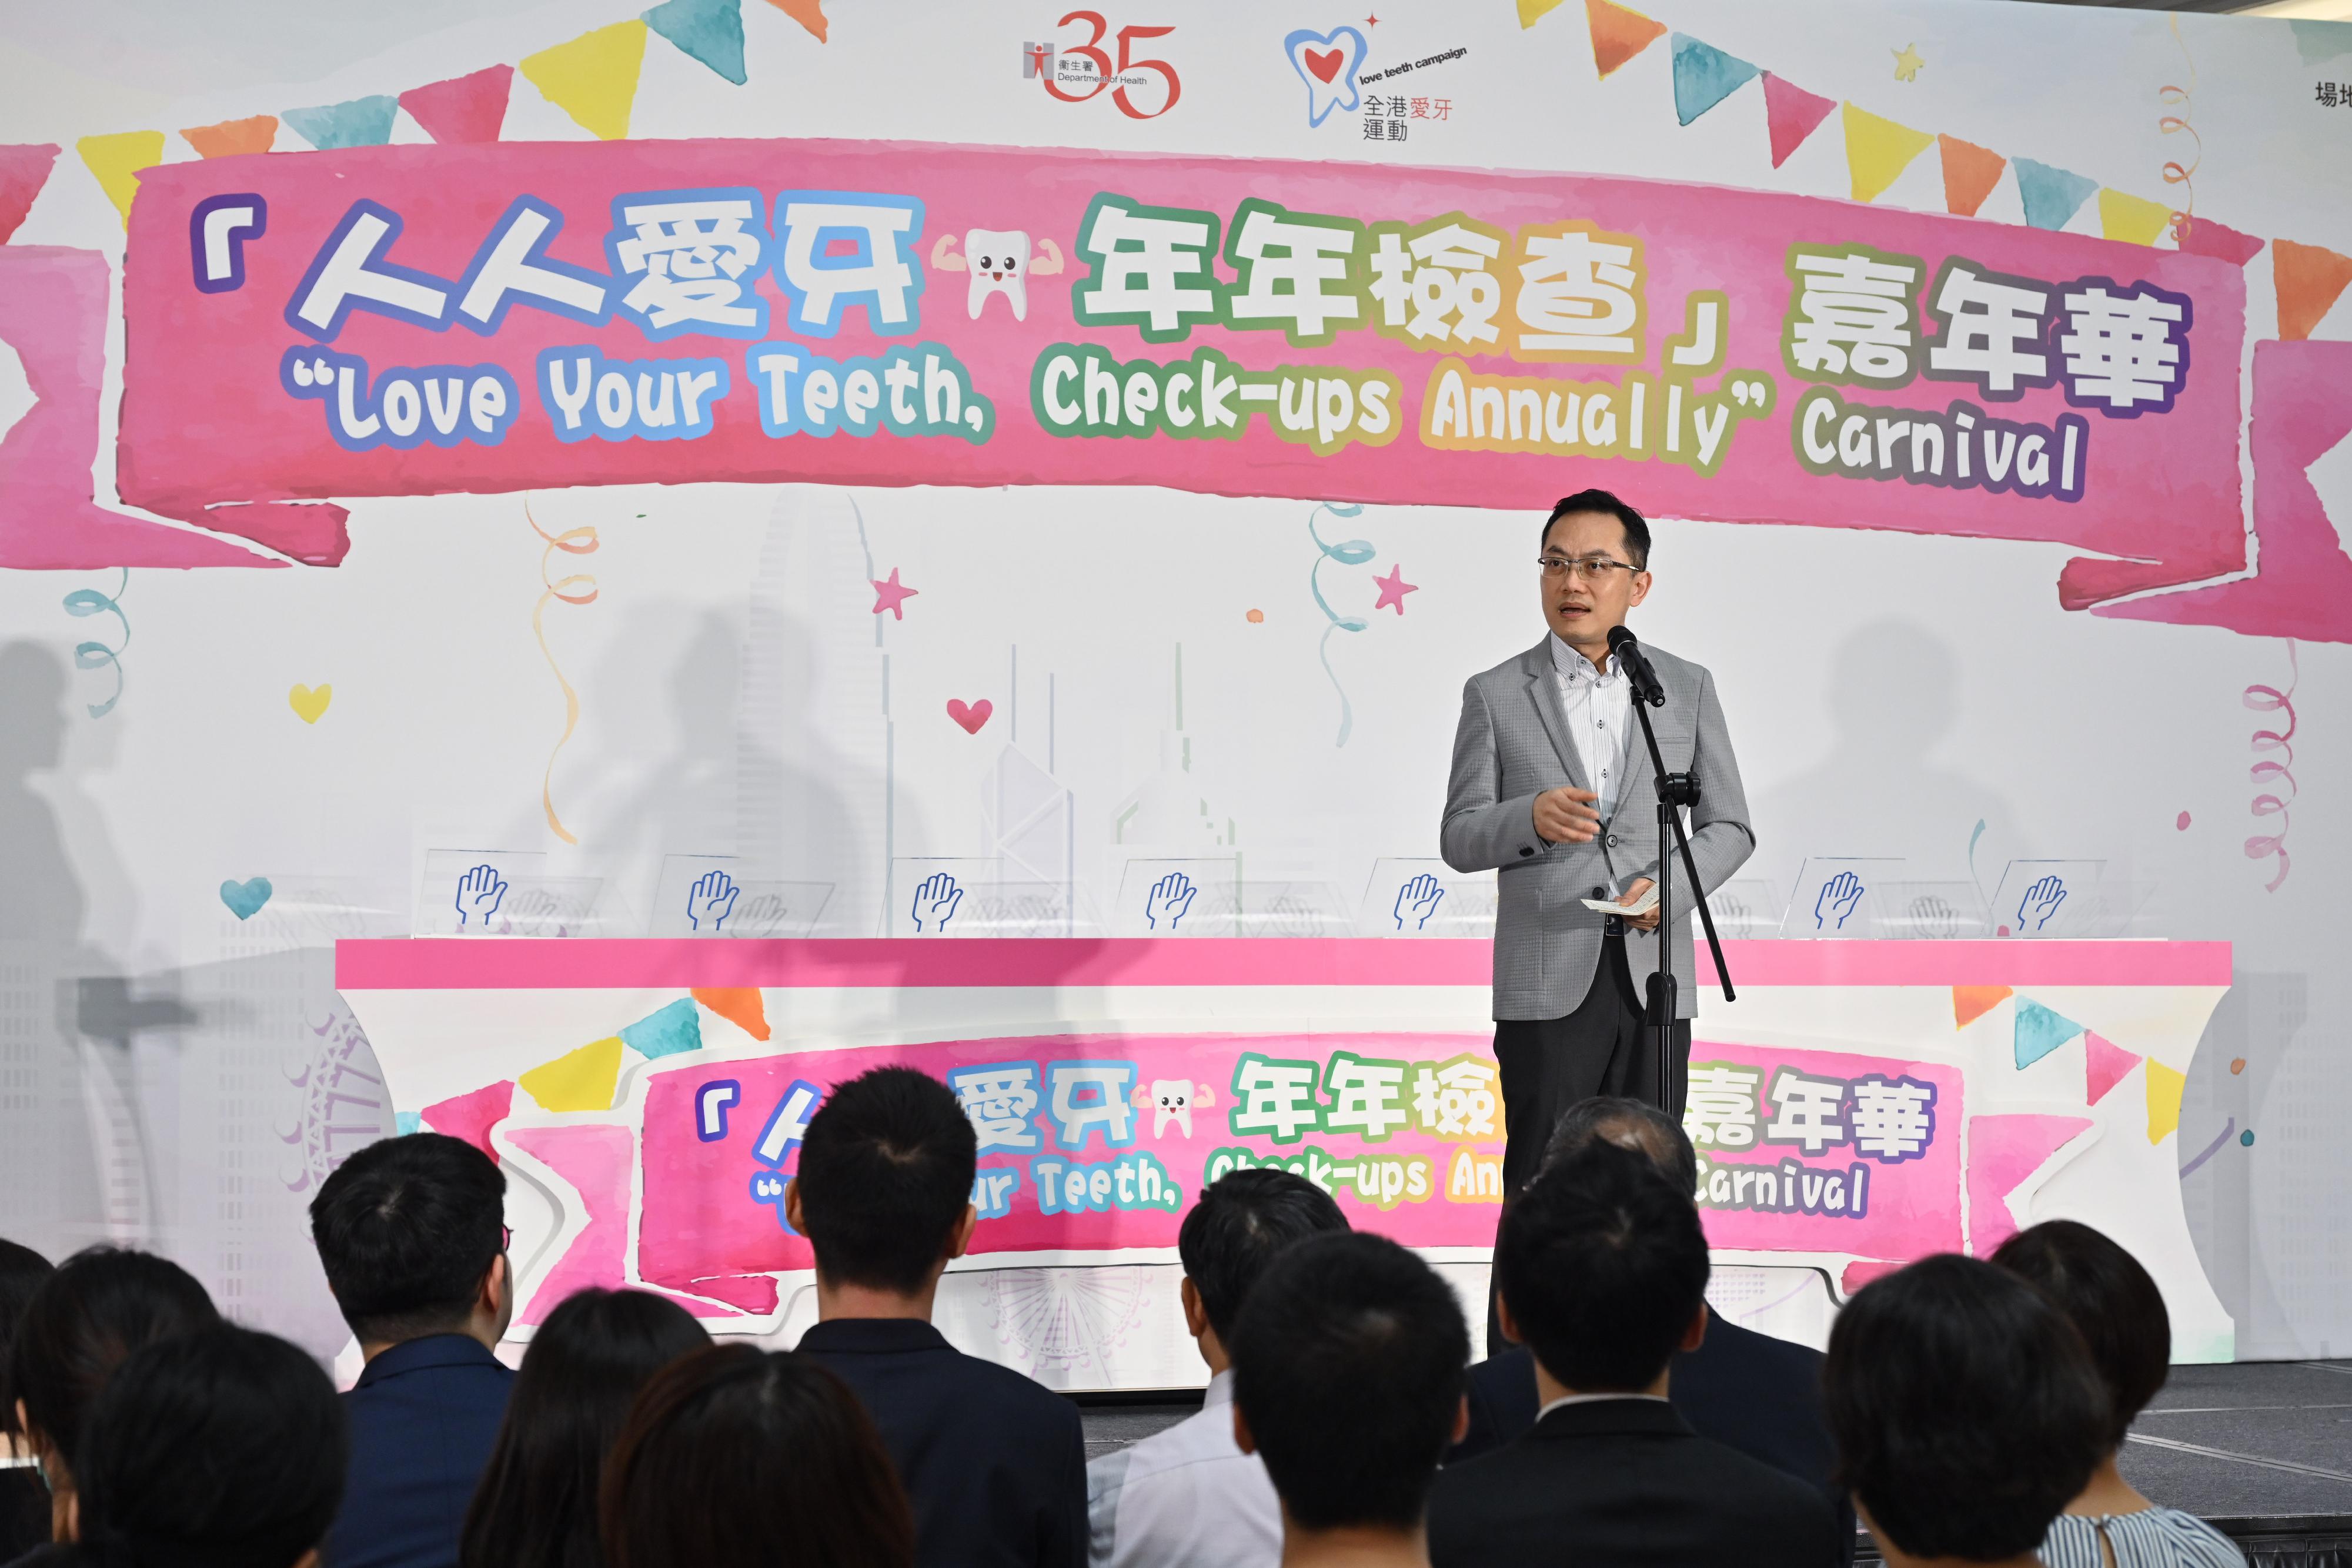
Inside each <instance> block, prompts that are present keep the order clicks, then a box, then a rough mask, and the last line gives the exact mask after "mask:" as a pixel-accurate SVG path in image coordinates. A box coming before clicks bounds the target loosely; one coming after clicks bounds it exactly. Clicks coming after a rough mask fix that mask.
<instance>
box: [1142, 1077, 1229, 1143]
mask: <svg viewBox="0 0 2352 1568" xmlns="http://www.w3.org/2000/svg"><path fill="white" fill-rule="evenodd" d="M1129 1100H1130V1102H1131V1103H1133V1104H1134V1105H1135V1106H1136V1107H1137V1108H1139V1109H1149V1110H1151V1111H1152V1113H1153V1114H1152V1117H1151V1135H1152V1136H1153V1137H1155V1138H1156V1137H1159V1136H1160V1134H1163V1133H1165V1132H1167V1131H1168V1124H1169V1123H1171V1122H1173V1123H1175V1124H1177V1125H1178V1126H1179V1127H1181V1128H1182V1129H1184V1135H1185V1136H1186V1137H1188V1138H1189V1137H1191V1136H1192V1112H1193V1109H1194V1107H1196V1106H1197V1107H1198V1108H1199V1109H1201V1110H1203V1111H1206V1110H1209V1109H1210V1108H1212V1107H1213V1106H1214V1105H1215V1104H1216V1103H1217V1101H1216V1095H1215V1092H1213V1090H1211V1089H1210V1087H1209V1086H1208V1085H1207V1084H1205V1083H1201V1084H1195V1083H1194V1082H1192V1080H1191V1079H1189V1078H1157V1079H1154V1080H1152V1082H1151V1087H1150V1088H1149V1089H1144V1088H1139V1089H1137V1090H1136V1092H1134V1094H1132V1095H1131V1096H1129Z"/></svg>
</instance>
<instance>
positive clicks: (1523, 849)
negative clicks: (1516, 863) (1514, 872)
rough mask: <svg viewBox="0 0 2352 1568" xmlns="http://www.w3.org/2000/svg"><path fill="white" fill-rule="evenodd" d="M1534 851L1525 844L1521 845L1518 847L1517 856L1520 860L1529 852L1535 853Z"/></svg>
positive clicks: (1529, 853)
mask: <svg viewBox="0 0 2352 1568" xmlns="http://www.w3.org/2000/svg"><path fill="white" fill-rule="evenodd" d="M1533 853H1535V851H1533V850H1531V849H1528V848H1527V847H1526V846H1524V845H1522V846H1521V847H1520V849H1519V858H1520V859H1522V860H1524V859H1526V858H1527V857H1528V856H1529V855H1531V854H1533Z"/></svg>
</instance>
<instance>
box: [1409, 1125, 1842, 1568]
mask: <svg viewBox="0 0 2352 1568" xmlns="http://www.w3.org/2000/svg"><path fill="white" fill-rule="evenodd" d="M1595 1140H1600V1141H1604V1142H1607V1143H1612V1144H1615V1145H1618V1146H1619V1147H1621V1148H1626V1149H1632V1150H1633V1151H1635V1152H1636V1153H1639V1154H1644V1155H1649V1156H1650V1158H1651V1160H1652V1161H1654V1163H1655V1164H1656V1165H1657V1166H1658V1168H1659V1169H1661V1170H1663V1171H1664V1172H1665V1173H1666V1175H1667V1176H1668V1177H1670V1178H1671V1179H1672V1180H1673V1181H1674V1183H1675V1186H1678V1187H1680V1188H1681V1189H1682V1190H1684V1191H1685V1192H1689V1191H1693V1190H1695V1189H1696V1187H1697V1186H1698V1157H1697V1155H1696V1153H1695V1152H1694V1151H1693V1150H1692V1148H1691V1143H1690V1138H1689V1137H1688V1136H1687V1135H1686V1134H1685V1133H1684V1132H1683V1129H1682V1125H1681V1124H1680V1123H1678V1122H1676V1121H1675V1119H1674V1118H1673V1117H1671V1116H1668V1115H1666V1114H1664V1113H1663V1112H1661V1111H1659V1110H1658V1109H1657V1108H1656V1107H1655V1106H1653V1105H1648V1104H1644V1103H1642V1102H1641V1101H1638V1100H1624V1099H1616V1098H1611V1097H1608V1096H1600V1095H1596V1096H1595V1097H1593V1098H1592V1099H1590V1100H1585V1101H1580V1102H1579V1103H1577V1104H1575V1105H1572V1106H1570V1107H1569V1109H1568V1111H1567V1113H1565V1114H1563V1115H1562V1116H1561V1117H1560V1119H1559V1125H1558V1126H1557V1127H1555V1128H1554V1129H1553V1131H1552V1134H1551V1140H1550V1142H1549V1143H1548V1144H1547V1145H1545V1147H1544V1152H1543V1165H1544V1167H1545V1168H1549V1166H1551V1165H1552V1164H1554V1163H1555V1162H1557V1161H1559V1160H1561V1159H1564V1158H1566V1157H1567V1156H1568V1155H1572V1154H1574V1153H1576V1152H1577V1151H1578V1150H1579V1149H1581V1148H1583V1147H1585V1146H1586V1145H1589V1144H1591V1143H1592V1142H1594V1141H1595ZM1671 1373H1672V1376H1671V1379H1670V1382H1669V1390H1668V1394H1667V1398H1668V1399H1669V1400H1670V1401H1671V1402H1672V1403H1673V1405H1674V1407H1675V1410H1676V1411H1677V1412H1679V1413H1680V1414H1681V1416H1682V1417H1683V1419H1684V1420H1685V1421H1687V1422H1689V1423H1690V1425H1691V1429H1692V1430H1693V1431H1695V1432H1696V1433H1697V1434H1698V1435H1699V1436H1700V1437H1712V1438H1714V1439H1715V1440H1716V1441H1717V1442H1718V1443H1721V1444H1723V1445H1724V1446H1725V1447H1727V1448H1737V1449H1738V1450H1739V1451H1740V1452H1741V1453H1743V1454H1746V1455H1747V1456H1748V1458H1751V1459H1760V1460H1762V1461H1763V1462H1764V1463H1766V1464H1768V1465H1769V1466H1771V1467H1772V1468H1773V1469H1776V1470H1783V1471H1786V1472H1787V1473H1788V1474H1790V1475H1792V1476H1795V1477H1796V1478H1797V1479H1800V1480H1802V1481H1809V1482H1811V1484H1812V1485H1813V1487H1814V1488H1815V1489H1816V1490H1819V1491H1820V1492H1821V1493H1822V1496H1823V1497H1826V1498H1828V1499H1829V1500H1830V1503H1831V1505H1832V1507H1834V1508H1835V1509H1836V1510H1837V1512H1838V1525H1839V1531H1840V1534H1839V1537H1838V1539H1839V1540H1840V1541H1841V1542H1843V1544H1844V1547H1845V1553H1844V1555H1845V1556H1847V1557H1851V1555H1852V1552H1853V1541H1854V1533H1853V1501H1852V1500H1850V1499H1849V1498H1848V1497H1847V1496H1846V1493H1845V1489H1844V1488H1843V1487H1841V1486H1839V1485H1838V1484H1837V1482H1836V1481H1835V1480H1834V1479H1832V1470H1833V1469H1834V1468H1835V1466H1836V1462H1837V1450H1836V1448H1835V1447H1834V1446H1833V1445H1832V1443H1831V1441H1830V1434H1829V1428H1828V1427H1826V1426H1825V1425H1823V1423H1822V1400H1821V1382H1822V1357H1821V1353H1820V1352H1818V1351H1815V1350H1811V1349H1809V1348H1808V1347H1806V1346H1804V1345H1801V1344H1791V1343H1789V1342H1788V1341H1787V1340H1784V1339H1775V1338H1773V1337H1772V1336H1771V1335H1770V1334H1762V1333H1756V1332H1755V1331H1754V1330H1753V1329H1744V1328H1741V1327H1740V1326H1739V1325H1738V1323H1735V1322H1730V1321H1729V1320H1728V1319H1727V1318H1725V1317H1723V1316H1721V1315H1720V1314H1718V1313H1717V1312H1712V1311H1710V1312H1708V1313H1707V1319H1706V1338H1704V1339H1703V1340H1701V1341H1700V1342H1699V1345H1698V1348H1697V1349H1696V1350H1680V1351H1676V1352H1675V1358H1674V1363H1673V1366H1672V1368H1671ZM1538 1403H1539V1402H1538V1399H1537V1396H1536V1362H1535V1356H1534V1354H1532V1353H1530V1352H1529V1351H1528V1348H1527V1347H1526V1346H1525V1345H1517V1346H1514V1347H1513V1348H1511V1349H1509V1350H1507V1351H1504V1352H1502V1353H1501V1354H1496V1355H1493V1356H1489V1357H1488V1358H1487V1359H1486V1360H1485V1361H1482V1362H1480V1363H1478V1364H1476V1365H1475V1366H1473V1367H1472V1368H1471V1369H1470V1430H1469V1432H1468V1434H1467V1435H1466V1436H1465V1437H1464V1438H1463V1439H1462V1441H1461V1442H1459V1443H1457V1444H1455V1445H1454V1448H1453V1450H1452V1451H1451V1452H1449V1453H1448V1454H1447V1455H1446V1456H1445V1458H1446V1462H1447V1463H1448V1464H1456V1463H1459V1462H1460V1461H1462V1460H1464V1459H1470V1458H1477V1457H1478V1456H1479V1455H1480V1454H1483V1453H1486V1452H1487V1451H1488V1450H1490V1449H1493V1448H1499V1447H1501V1446H1502V1445H1503V1444H1505V1443H1507V1442H1509V1441H1510V1440H1511V1439H1512V1438H1514V1437H1517V1436H1519V1434H1521V1433H1522V1432H1525V1431H1526V1430H1527V1429H1528V1427H1532V1426H1534V1425H1535V1424H1536V1407H1537V1405H1538Z"/></svg>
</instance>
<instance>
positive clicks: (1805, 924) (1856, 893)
mask: <svg viewBox="0 0 2352 1568" xmlns="http://www.w3.org/2000/svg"><path fill="white" fill-rule="evenodd" d="M1906 863H1907V862H1906V861H1904V859H1903V858H1902V857H1901V856H1899V855H1890V856H1886V857H1885V858H1867V857H1861V856H1851V855H1832V856H1822V855H1816V856H1815V857H1813V858H1812V859H1811V860H1809V861H1807V862H1805V865H1804V869H1803V870H1801V871H1800V872H1799V873H1797V891H1796V893H1795V894H1793V895H1792V896H1791V897H1790V900H1789V912H1788V914H1787V915H1784V916H1782V917H1781V921H1780V935H1781V936H1815V937H1854V936H1880V935H1882V933H1881V932H1880V931H1879V929H1878V919H1879V915H1880V913H1881V908H1882V905H1884V904H1885V902H1886V894H1888V893H1889V892H1890V891H1891V890H1892V887H1893V885H1894V884H1895V883H1900V882H1902V881H1903V880H1904V877H1903V872H1904V867H1905V866H1906Z"/></svg>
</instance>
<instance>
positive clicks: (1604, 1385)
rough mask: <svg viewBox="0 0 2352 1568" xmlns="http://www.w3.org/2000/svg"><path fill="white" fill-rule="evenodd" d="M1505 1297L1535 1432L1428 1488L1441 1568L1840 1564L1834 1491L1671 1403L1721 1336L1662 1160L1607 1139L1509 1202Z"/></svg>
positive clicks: (1500, 1247)
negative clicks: (1775, 1465) (1759, 1455)
mask: <svg viewBox="0 0 2352 1568" xmlns="http://www.w3.org/2000/svg"><path fill="white" fill-rule="evenodd" d="M1495 1268H1496V1274H1497V1275H1498V1277H1499V1279H1498V1289H1497V1298H1498V1300H1497V1307H1498V1311H1499V1312H1500V1313H1501V1316H1502V1319H1503V1324H1504V1327H1505V1329H1506V1330H1507V1331H1508V1332H1509V1333H1511V1334H1512V1335H1513V1337H1515V1338H1517V1339H1519V1340H1521V1341H1523V1342H1524V1343H1526V1344H1527V1345H1528V1347H1529V1349H1530V1350H1532V1351H1533V1352H1534V1355H1535V1364H1536V1382H1537V1386H1538V1390H1539V1393H1540V1397H1541V1398H1542V1400H1543V1406H1542V1410H1541V1412H1540V1413H1539V1414H1538V1417H1537V1420H1536V1424H1535V1427H1534V1428H1533V1429H1532V1430H1530V1431H1528V1433H1526V1434H1525V1435H1524V1436H1522V1437H1518V1438H1517V1439H1516V1440H1515V1441H1513V1442H1511V1443H1509V1444H1508V1445H1507V1446H1505V1447H1504V1448H1499V1449H1497V1450H1496V1451H1495V1452H1493V1453H1490V1454H1488V1455H1486V1456H1485V1457H1484V1458H1476V1459H1472V1460H1469V1461H1468V1462H1466V1463H1464V1464H1459V1465H1454V1466H1451V1467H1449V1468H1448V1469H1446V1470H1445V1472H1444V1474H1443V1475H1442V1476H1440V1477H1439V1478H1438V1482H1437V1488H1436V1490H1435V1491H1434V1492H1433V1494H1432V1496H1431V1499H1430V1511H1429V1542H1430V1557H1431V1560H1432V1561H1433V1563H1435V1564H1436V1565H1437V1568H1457V1565H1458V1568H1511V1565H1512V1564H1516V1563H1531V1564H1532V1563H1546V1564H1550V1563H1559V1561H1560V1560H1561V1556H1562V1551H1563V1543H1572V1545H1573V1549H1574V1553H1575V1556H1576V1558H1578V1559H1579V1560H1582V1561H1589V1562H1593V1563H1612V1564H1622V1565H1625V1568H1644V1565H1648V1564H1655V1565H1657V1568H1705V1565H1706V1564H1709V1563H1721V1564H1724V1565H1725V1568H1827V1565H1828V1564H1831V1563H1836V1562H1837V1561H1838V1560H1839V1556H1840V1551H1839V1542H1838V1540H1837V1526H1836V1521H1835V1518H1834V1516H1833V1515H1832V1511H1831V1509H1830V1505H1829V1503H1828V1502H1827V1501H1826V1500H1824V1499H1823V1498H1822V1495H1821V1494H1820V1493H1819V1492H1817V1491H1815V1490H1813V1489H1812V1488H1811V1487H1809V1486H1807V1485H1806V1484H1805V1483H1804V1482H1802V1481H1801V1480H1798V1479H1795V1478H1794V1477H1792V1476H1788V1475H1783V1474H1782V1473H1781V1472H1780V1471H1778V1470H1775V1469H1771V1468H1769V1466H1766V1465H1763V1464H1760V1463H1759V1462H1758V1461H1756V1460H1754V1459H1751V1458H1748V1456H1746V1455H1745V1454H1741V1453H1739V1452H1738V1451H1736V1450H1735V1449H1732V1448H1726V1447H1725V1446H1723V1445H1722V1444H1720V1443H1716V1442H1712V1441H1709V1440H1708V1439H1707V1438H1705V1437H1700V1436H1698V1435H1697V1434H1696V1432H1693V1431H1692V1430H1691V1428H1690V1427H1689V1425H1688V1424H1687V1423H1686V1422H1685V1421H1684V1420H1683V1418H1682V1417H1681V1416H1678V1415H1676V1414H1675V1410H1674V1407H1673V1406H1672V1405H1671V1404H1670V1403H1669V1402H1668V1393H1667V1391H1668V1387H1669V1385H1670V1375H1669V1371H1668V1367H1669V1364H1670V1363H1671V1362H1672V1360H1673V1358H1674V1354H1675V1351H1676V1350H1694V1349H1696V1348H1697V1347H1698V1344H1699V1343H1700V1342H1701V1340H1702V1339H1703V1338H1704V1336H1705V1335H1706V1330H1707V1312H1706V1277H1707V1255H1706V1235H1705V1233H1704V1232H1702V1231H1701V1230H1700V1228H1699V1221H1698V1211H1697V1210H1696V1208H1695V1207H1693V1206H1692V1203H1691V1201H1690V1198H1689V1197H1687V1196H1686V1195H1685V1194H1684V1193H1681V1192H1679V1191H1677V1190H1676V1189H1675V1186H1673V1184H1672V1183H1670V1182H1669V1181H1668V1180H1667V1179H1666V1177H1665V1176H1664V1175H1663V1174H1661V1173H1660V1172H1659V1170H1658V1168H1657V1167H1656V1166H1654V1164H1652V1163H1651V1161H1650V1160H1649V1159H1648V1158H1646V1157H1644V1156H1643V1155H1638V1154H1633V1153H1631V1152H1628V1151H1626V1150H1624V1149H1621V1148H1619V1147H1617V1146H1616V1145H1613V1144H1610V1143H1607V1142H1605V1141H1604V1142H1596V1143H1594V1144H1591V1145H1588V1146H1587V1147H1585V1148H1583V1149H1581V1150H1580V1151H1579V1152H1578V1153H1576V1154H1574V1155H1570V1156H1569V1157H1568V1158H1566V1159H1564V1160H1562V1161H1560V1162H1559V1164H1558V1165H1556V1166H1549V1167H1548V1168H1547V1169H1546V1170H1545V1171H1544V1172H1543V1173H1542V1174H1541V1175H1539V1176H1537V1177H1536V1179H1535V1180H1534V1181H1533V1182H1531V1183H1530V1184H1528V1187H1527V1190H1526V1191H1524V1192H1522V1193H1520V1194H1519V1195H1518V1197H1517V1198H1515V1199H1513V1200H1512V1202H1511V1204H1510V1206H1509V1207H1508V1208H1507V1210H1506V1211H1505V1213H1504V1216H1503V1231H1502V1236H1501V1239H1500V1240H1499V1242H1498V1244H1497V1245H1496V1251H1495Z"/></svg>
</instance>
